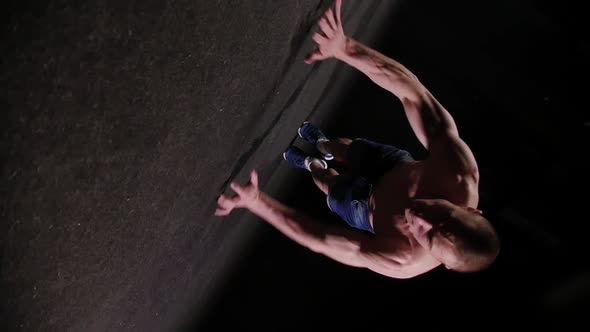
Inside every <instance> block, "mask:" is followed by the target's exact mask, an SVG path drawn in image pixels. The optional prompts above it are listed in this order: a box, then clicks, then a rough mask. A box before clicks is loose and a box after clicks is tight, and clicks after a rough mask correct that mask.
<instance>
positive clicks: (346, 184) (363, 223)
mask: <svg viewBox="0 0 590 332" xmlns="http://www.w3.org/2000/svg"><path fill="white" fill-rule="evenodd" d="M346 157H347V164H348V165H349V167H350V168H351V172H352V176H351V177H349V178H346V179H344V180H342V181H340V182H339V183H336V184H335V185H333V186H331V187H330V191H329V194H328V199H327V202H328V207H329V208H330V210H332V211H333V212H335V213H336V214H338V215H339V216H340V218H342V219H343V220H344V221H346V223H347V224H348V225H349V226H351V227H354V228H357V229H360V230H364V231H368V232H371V233H375V232H374V230H373V227H372V226H371V223H370V222H369V215H370V206H369V199H370V198H371V195H372V193H373V186H374V185H375V184H376V183H377V181H379V179H380V178H381V176H383V174H385V173H386V172H387V171H388V170H390V169H392V168H394V167H395V165H397V164H398V163H400V162H406V161H413V160H414V158H412V156H411V155H410V153H409V152H408V151H405V150H402V149H398V148H396V147H394V146H391V145H385V144H380V143H376V142H373V141H369V140H366V139H362V138H360V139H356V140H354V141H353V142H352V143H351V144H350V145H349V147H348V150H347V156H346Z"/></svg>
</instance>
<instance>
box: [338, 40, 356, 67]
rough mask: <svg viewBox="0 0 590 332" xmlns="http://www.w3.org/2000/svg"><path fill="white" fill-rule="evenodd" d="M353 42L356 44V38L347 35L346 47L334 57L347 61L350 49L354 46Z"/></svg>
mask: <svg viewBox="0 0 590 332" xmlns="http://www.w3.org/2000/svg"><path fill="white" fill-rule="evenodd" d="M353 44H354V40H353V39H352V38H350V37H348V36H345V41H344V48H342V50H340V52H338V53H336V54H334V58H336V59H338V60H340V61H344V62H346V60H347V59H348V57H349V53H350V49H351V48H352V45H353Z"/></svg>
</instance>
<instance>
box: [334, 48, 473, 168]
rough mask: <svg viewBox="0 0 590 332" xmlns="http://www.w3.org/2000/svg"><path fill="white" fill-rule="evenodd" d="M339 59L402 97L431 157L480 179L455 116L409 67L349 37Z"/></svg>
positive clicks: (415, 131)
mask: <svg viewBox="0 0 590 332" xmlns="http://www.w3.org/2000/svg"><path fill="white" fill-rule="evenodd" d="M336 58H337V59H340V60H341V61H343V62H345V63H347V64H349V65H351V66H352V67H354V68H356V69H358V70H359V71H361V72H362V73H364V74H365V75H367V77H369V78H370V79H371V80H372V81H373V82H375V83H376V84H377V85H379V86H380V87H382V88H384V89H386V90H388V91H390V92H391V93H393V94H394V95H395V96H397V97H398V98H399V99H400V100H401V102H402V104H403V106H404V111H405V113H406V117H407V118H408V121H409V123H410V126H411V127H412V129H413V130H414V133H415V134H416V137H417V138H418V139H419V140H420V142H421V143H422V145H424V147H425V148H426V149H428V150H430V152H431V156H432V157H434V158H440V159H441V160H445V161H446V162H448V163H449V165H450V167H451V169H452V170H453V171H454V172H456V173H459V174H470V175H473V176H474V178H476V179H477V177H478V171H477V164H476V161H475V158H474V156H473V153H472V152H471V150H470V149H469V147H468V146H467V144H465V142H463V140H461V138H459V133H458V131H457V126H456V124H455V121H454V120H453V117H452V116H451V115H450V114H449V112H448V111H447V110H446V109H445V108H444V107H443V106H442V105H441V104H440V103H439V102H438V101H437V100H436V98H434V96H433V95H432V94H431V93H430V92H429V91H428V90H427V89H426V87H424V85H423V84H422V83H421V82H420V81H419V80H418V78H417V77H416V76H415V75H414V74H412V73H411V72H410V71H409V70H408V69H407V68H406V67H404V66H403V65H402V64H401V63H399V62H397V61H395V60H393V59H391V58H388V57H386V56H385V55H383V54H381V53H379V52H377V51H375V50H373V49H371V48H369V47H367V46H365V45H363V44H361V43H359V42H357V41H355V40H353V39H350V38H347V41H346V47H345V50H344V52H342V53H340V54H338V55H337V56H336Z"/></svg>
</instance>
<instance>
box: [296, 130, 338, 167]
mask: <svg viewBox="0 0 590 332" xmlns="http://www.w3.org/2000/svg"><path fill="white" fill-rule="evenodd" d="M297 133H298V134H299V137H301V138H303V139H304V140H305V141H306V142H307V143H310V144H313V145H314V146H315V147H316V149H317V145H318V143H319V142H322V141H328V138H327V137H326V135H324V133H323V132H322V131H321V130H320V128H318V127H316V126H314V125H312V124H311V123H309V122H307V121H305V122H304V123H302V124H301V127H299V129H298V130H297ZM322 157H323V158H324V159H326V160H332V159H334V156H333V155H331V154H329V153H326V154H324V153H322Z"/></svg>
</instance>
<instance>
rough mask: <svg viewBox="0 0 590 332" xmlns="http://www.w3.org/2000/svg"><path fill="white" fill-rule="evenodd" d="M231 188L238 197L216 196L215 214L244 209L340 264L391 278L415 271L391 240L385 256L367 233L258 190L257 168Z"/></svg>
mask: <svg viewBox="0 0 590 332" xmlns="http://www.w3.org/2000/svg"><path fill="white" fill-rule="evenodd" d="M231 188H232V189H233V190H234V191H235V192H236V193H237V196H235V197H228V196H226V195H221V196H219V198H218V199H217V204H218V208H217V210H215V215H216V216H226V215H228V214H230V213H231V211H233V210H234V209H235V208H247V209H248V210H250V211H251V212H252V213H254V214H255V215H257V216H258V217H260V218H262V219H264V220H265V221H267V222H268V223H269V224H271V225H273V226H274V227H275V228H276V229H278V230H279V231H280V232H281V233H283V234H285V235H286V236H287V237H289V238H291V239H292V240H294V241H295V242H297V243H299V244H300V245H302V246H304V247H307V248H309V249H311V250H312V251H314V252H317V253H320V254H323V255H325V256H328V257H330V258H332V259H334V260H335V261H338V262H340V263H343V264H346V265H351V266H355V267H365V268H368V269H371V270H373V271H375V272H377V273H380V274H384V275H387V276H389V277H393V278H409V277H412V276H414V275H415V274H416V273H415V271H413V270H412V267H411V265H412V263H413V262H414V258H415V257H414V256H413V255H412V252H408V251H405V252H404V251H403V250H401V249H400V250H398V252H392V246H391V243H388V245H387V248H388V250H387V255H384V254H383V252H382V251H381V250H380V249H379V247H378V245H377V244H376V242H375V239H374V238H373V237H371V236H369V235H368V234H363V233H361V232H357V231H353V230H350V229H347V228H345V227H342V226H340V227H336V226H326V225H322V224H320V223H318V222H317V221H314V220H312V219H311V218H309V217H308V216H306V215H304V214H302V213H300V212H299V211H297V210H295V209H292V208H290V207H288V206H286V205H284V204H282V203H280V202H278V201H276V200H274V199H273V198H272V197H270V196H268V195H266V194H265V193H263V192H261V191H260V190H259V189H258V174H257V173H256V171H252V172H251V173H250V182H249V183H248V184H247V185H245V186H240V185H239V184H237V183H235V182H232V183H231ZM394 241H395V240H394ZM400 248H401V246H400Z"/></svg>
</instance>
